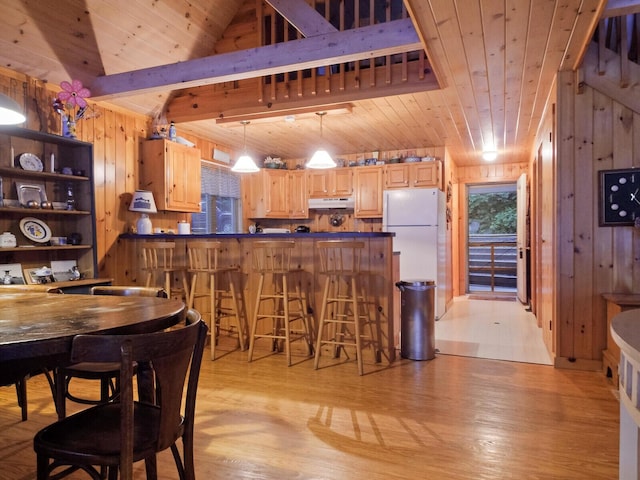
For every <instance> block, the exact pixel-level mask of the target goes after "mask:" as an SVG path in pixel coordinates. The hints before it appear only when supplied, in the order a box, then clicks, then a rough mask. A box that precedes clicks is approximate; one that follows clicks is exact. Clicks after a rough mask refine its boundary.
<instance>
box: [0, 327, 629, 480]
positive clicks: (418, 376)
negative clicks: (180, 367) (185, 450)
mask: <svg viewBox="0 0 640 480" xmlns="http://www.w3.org/2000/svg"><path fill="white" fill-rule="evenodd" d="M227 340H230V339H228V338H223V340H222V342H221V346H220V348H219V352H220V353H221V354H222V357H221V358H219V359H218V360H216V361H215V362H211V361H209V360H208V358H207V359H205V361H204V362H203V367H202V375H201V382H200V388H199V397H198V404H197V417H196V442H195V443H196V464H197V476H198V478H199V479H200V480H208V479H213V478H227V479H309V480H311V479H313V480H319V479H340V480H342V479H345V480H346V479H349V480H354V479H356V480H357V479H367V480H376V479H385V480H388V479H504V478H513V479H526V478H544V479H563V480H570V479H586V478H589V479H611V478H617V475H618V415H619V414H618V401H617V400H616V398H615V395H614V394H615V392H614V391H613V390H612V387H611V385H610V384H609V383H608V382H607V380H606V379H605V377H604V376H603V375H602V374H600V373H597V372H581V371H570V370H557V369H554V368H552V367H550V366H546V365H535V364H525V363H513V362H505V361H498V360H485V359H475V358H466V357H460V356H454V355H438V356H437V357H436V358H435V359H434V360H431V361H428V362H414V361H410V360H400V361H398V362H396V363H394V364H393V365H392V366H390V367H389V366H386V365H375V364H374V363H373V362H372V361H371V360H370V359H366V360H367V361H366V364H365V372H366V374H365V375H364V376H362V377H359V376H358V375H357V367H356V364H355V361H354V360H353V359H352V360H350V361H348V362H345V363H342V364H339V365H336V366H333V365H330V366H327V367H326V368H321V369H319V370H317V371H316V370H313V365H312V364H313V362H312V361H311V360H307V359H305V358H304V357H302V356H297V357H294V360H295V361H297V364H295V365H293V366H292V367H289V368H288V367H286V365H285V359H284V356H283V355H282V354H277V355H271V356H268V352H265V351H263V352H262V354H264V355H267V356H263V357H262V358H259V359H258V360H256V361H254V362H253V363H247V361H246V352H239V351H231V352H230V353H227V354H224V350H225V348H226V349H227V352H228V351H229V349H230V348H232V345H231V343H230V342H227ZM257 348H258V347H257ZM258 353H260V352H258ZM258 357H260V355H258ZM28 394H29V420H28V421H27V422H24V423H23V422H20V411H19V409H18V406H17V404H16V397H15V389H13V388H12V387H3V388H1V389H0V445H1V446H2V450H1V451H2V453H1V454H0V455H1V460H0V462H1V468H0V478H2V479H7V480H8V479H11V480H26V479H34V478H35V455H34V453H33V449H32V438H33V435H34V434H35V432H36V431H37V430H38V429H39V428H41V427H43V426H44V425H46V424H48V423H50V422H53V421H54V420H55V415H54V410H53V405H52V401H51V397H50V393H49V390H48V386H47V384H46V381H45V379H44V378H43V377H42V376H39V377H35V378H32V379H30V380H29V382H28ZM78 408H80V407H79V406H78V405H74V404H72V403H70V402H69V403H68V409H69V410H70V411H71V412H73V411H75V410H77V409H78ZM159 462H160V478H161V479H176V478H178V477H177V474H176V471H175V468H174V465H173V460H172V458H171V455H170V454H169V453H168V452H164V453H163V454H162V455H160V457H159ZM143 471H144V467H143V466H142V465H137V466H136V470H135V472H136V478H145V477H144V473H143ZM71 478H86V477H84V476H82V475H81V474H80V473H77V474H74V476H73V477H71Z"/></svg>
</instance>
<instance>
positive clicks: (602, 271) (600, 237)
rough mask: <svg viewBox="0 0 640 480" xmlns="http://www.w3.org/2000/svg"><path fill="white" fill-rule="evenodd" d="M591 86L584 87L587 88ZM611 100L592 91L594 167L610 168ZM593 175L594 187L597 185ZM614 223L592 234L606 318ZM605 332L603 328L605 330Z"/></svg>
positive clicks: (595, 207) (596, 278)
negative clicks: (605, 298) (604, 294)
mask: <svg viewBox="0 0 640 480" xmlns="http://www.w3.org/2000/svg"><path fill="white" fill-rule="evenodd" d="M589 88H590V87H587V89H589ZM613 115H614V112H613V101H612V100H611V98H610V97H609V96H607V95H605V94H602V93H600V92H598V91H597V90H594V91H593V131H594V134H593V161H594V168H595V169H596V170H598V171H599V170H609V169H611V168H613ZM598 182H599V180H598V179H594V189H595V190H596V191H597V190H598V189H599V183H598ZM592 205H593V212H594V215H599V196H598V195H594V198H593V203H592ZM614 230H615V228H614V227H599V226H597V227H596V228H595V229H594V234H593V256H594V263H593V282H594V285H593V287H594V290H595V292H596V293H597V294H598V295H597V297H598V300H597V301H598V302H599V305H598V306H597V307H596V308H597V310H596V313H597V314H598V315H600V316H605V318H606V306H605V302H604V300H603V299H602V298H601V297H600V295H599V294H600V293H608V292H613V291H614V288H613V232H614ZM605 333H606V332H605ZM605 338H606V337H605Z"/></svg>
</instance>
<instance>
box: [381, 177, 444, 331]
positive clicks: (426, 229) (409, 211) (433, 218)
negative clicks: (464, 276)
mask: <svg viewBox="0 0 640 480" xmlns="http://www.w3.org/2000/svg"><path fill="white" fill-rule="evenodd" d="M445 215H446V200H445V197H444V194H443V192H441V191H440V190H439V189H437V188H406V189H398V190H385V191H384V204H383V230H384V231H385V232H393V233H395V237H393V251H394V252H397V251H399V252H400V280H404V281H410V280H433V281H434V282H435V283H436V291H435V305H434V313H435V317H436V319H438V318H440V317H441V316H442V315H444V313H445V289H444V285H445V282H446V273H445V272H446V271H445V240H446V238H445V237H446V217H445Z"/></svg>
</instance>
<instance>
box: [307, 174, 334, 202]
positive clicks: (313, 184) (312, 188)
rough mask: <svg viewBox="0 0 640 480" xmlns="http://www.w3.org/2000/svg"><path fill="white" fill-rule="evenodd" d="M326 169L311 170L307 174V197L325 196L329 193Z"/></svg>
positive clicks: (329, 186)
mask: <svg viewBox="0 0 640 480" xmlns="http://www.w3.org/2000/svg"><path fill="white" fill-rule="evenodd" d="M329 173H330V172H327V171H311V172H309V173H308V175H307V183H308V184H309V185H308V186H309V198H325V197H328V196H330V195H331V190H330V188H331V185H329Z"/></svg>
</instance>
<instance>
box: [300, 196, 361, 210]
mask: <svg viewBox="0 0 640 480" xmlns="http://www.w3.org/2000/svg"><path fill="white" fill-rule="evenodd" d="M354 205H355V201H354V199H353V197H340V198H310V199H309V210H325V209H331V208H342V209H353V207H354Z"/></svg>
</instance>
